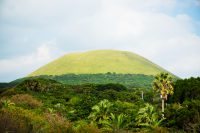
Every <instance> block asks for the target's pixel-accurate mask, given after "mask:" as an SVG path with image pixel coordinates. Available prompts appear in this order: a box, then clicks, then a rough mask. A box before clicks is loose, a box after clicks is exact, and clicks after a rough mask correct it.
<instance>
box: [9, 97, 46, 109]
mask: <svg viewBox="0 0 200 133" xmlns="http://www.w3.org/2000/svg"><path fill="white" fill-rule="evenodd" d="M11 101H12V102H14V103H15V104H17V105H25V106H28V107H30V108H37V107H41V106H42V105H43V104H42V102H41V101H38V100H37V99H35V98H33V97H32V96H31V95H29V94H16V95H14V96H12V97H11Z"/></svg>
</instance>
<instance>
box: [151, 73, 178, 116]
mask: <svg viewBox="0 0 200 133" xmlns="http://www.w3.org/2000/svg"><path fill="white" fill-rule="evenodd" d="M172 84H173V81H172V77H171V76H170V75H169V74H168V73H160V74H158V75H156V76H155V79H154V81H153V89H154V90H155V91H157V92H159V93H160V97H161V99H162V112H163V113H164V106H165V101H166V100H167V98H168V95H169V94H170V95H172V94H173V93H174V88H173V85H172Z"/></svg>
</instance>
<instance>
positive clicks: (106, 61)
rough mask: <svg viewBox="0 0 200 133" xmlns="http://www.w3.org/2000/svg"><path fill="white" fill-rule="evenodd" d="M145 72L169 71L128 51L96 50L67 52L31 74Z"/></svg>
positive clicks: (153, 73) (150, 73) (152, 73)
mask: <svg viewBox="0 0 200 133" xmlns="http://www.w3.org/2000/svg"><path fill="white" fill-rule="evenodd" d="M108 72H111V73H116V74H144V75H155V74H158V73H160V72H167V71H166V70H165V69H163V68H161V67H160V66H158V65H156V64H154V63H152V62H151V61H149V60H148V59H146V58H144V57H142V56H139V55H137V54H135V53H132V52H128V51H118V50H95V51H88V52H83V53H71V54H66V55H64V56H62V57H60V58H58V59H56V60H55V61H52V62H50V63H48V64H47V65H45V66H43V67H41V68H39V69H38V70H36V71H34V72H33V73H31V74H29V76H39V75H63V74H72V73H73V74H98V73H108Z"/></svg>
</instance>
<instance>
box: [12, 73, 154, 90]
mask: <svg viewBox="0 0 200 133" xmlns="http://www.w3.org/2000/svg"><path fill="white" fill-rule="evenodd" d="M29 78H32V79H34V78H45V79H52V80H56V81H58V82H60V83H63V84H68V85H81V84H87V83H91V84H108V83H114V84H116V83H118V84H122V85H124V86H126V87H128V88H151V83H152V81H153V79H154V77H153V76H149V75H144V74H116V73H111V72H108V73H106V74H65V75H59V76H56V75H55V76H53V75H50V76H47V75H41V76H36V77H26V78H22V79H18V80H15V81H13V82H11V84H17V83H19V82H21V81H23V80H26V79H29Z"/></svg>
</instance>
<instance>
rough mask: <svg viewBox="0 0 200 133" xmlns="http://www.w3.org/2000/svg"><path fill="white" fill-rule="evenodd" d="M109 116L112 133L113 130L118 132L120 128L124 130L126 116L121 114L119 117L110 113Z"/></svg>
mask: <svg viewBox="0 0 200 133" xmlns="http://www.w3.org/2000/svg"><path fill="white" fill-rule="evenodd" d="M110 115H111V123H112V128H113V130H114V131H113V132H115V130H116V131H117V130H119V129H121V128H124V127H125V126H126V125H127V123H126V117H127V116H126V115H125V114H123V113H121V114H119V115H115V114H113V113H110Z"/></svg>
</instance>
